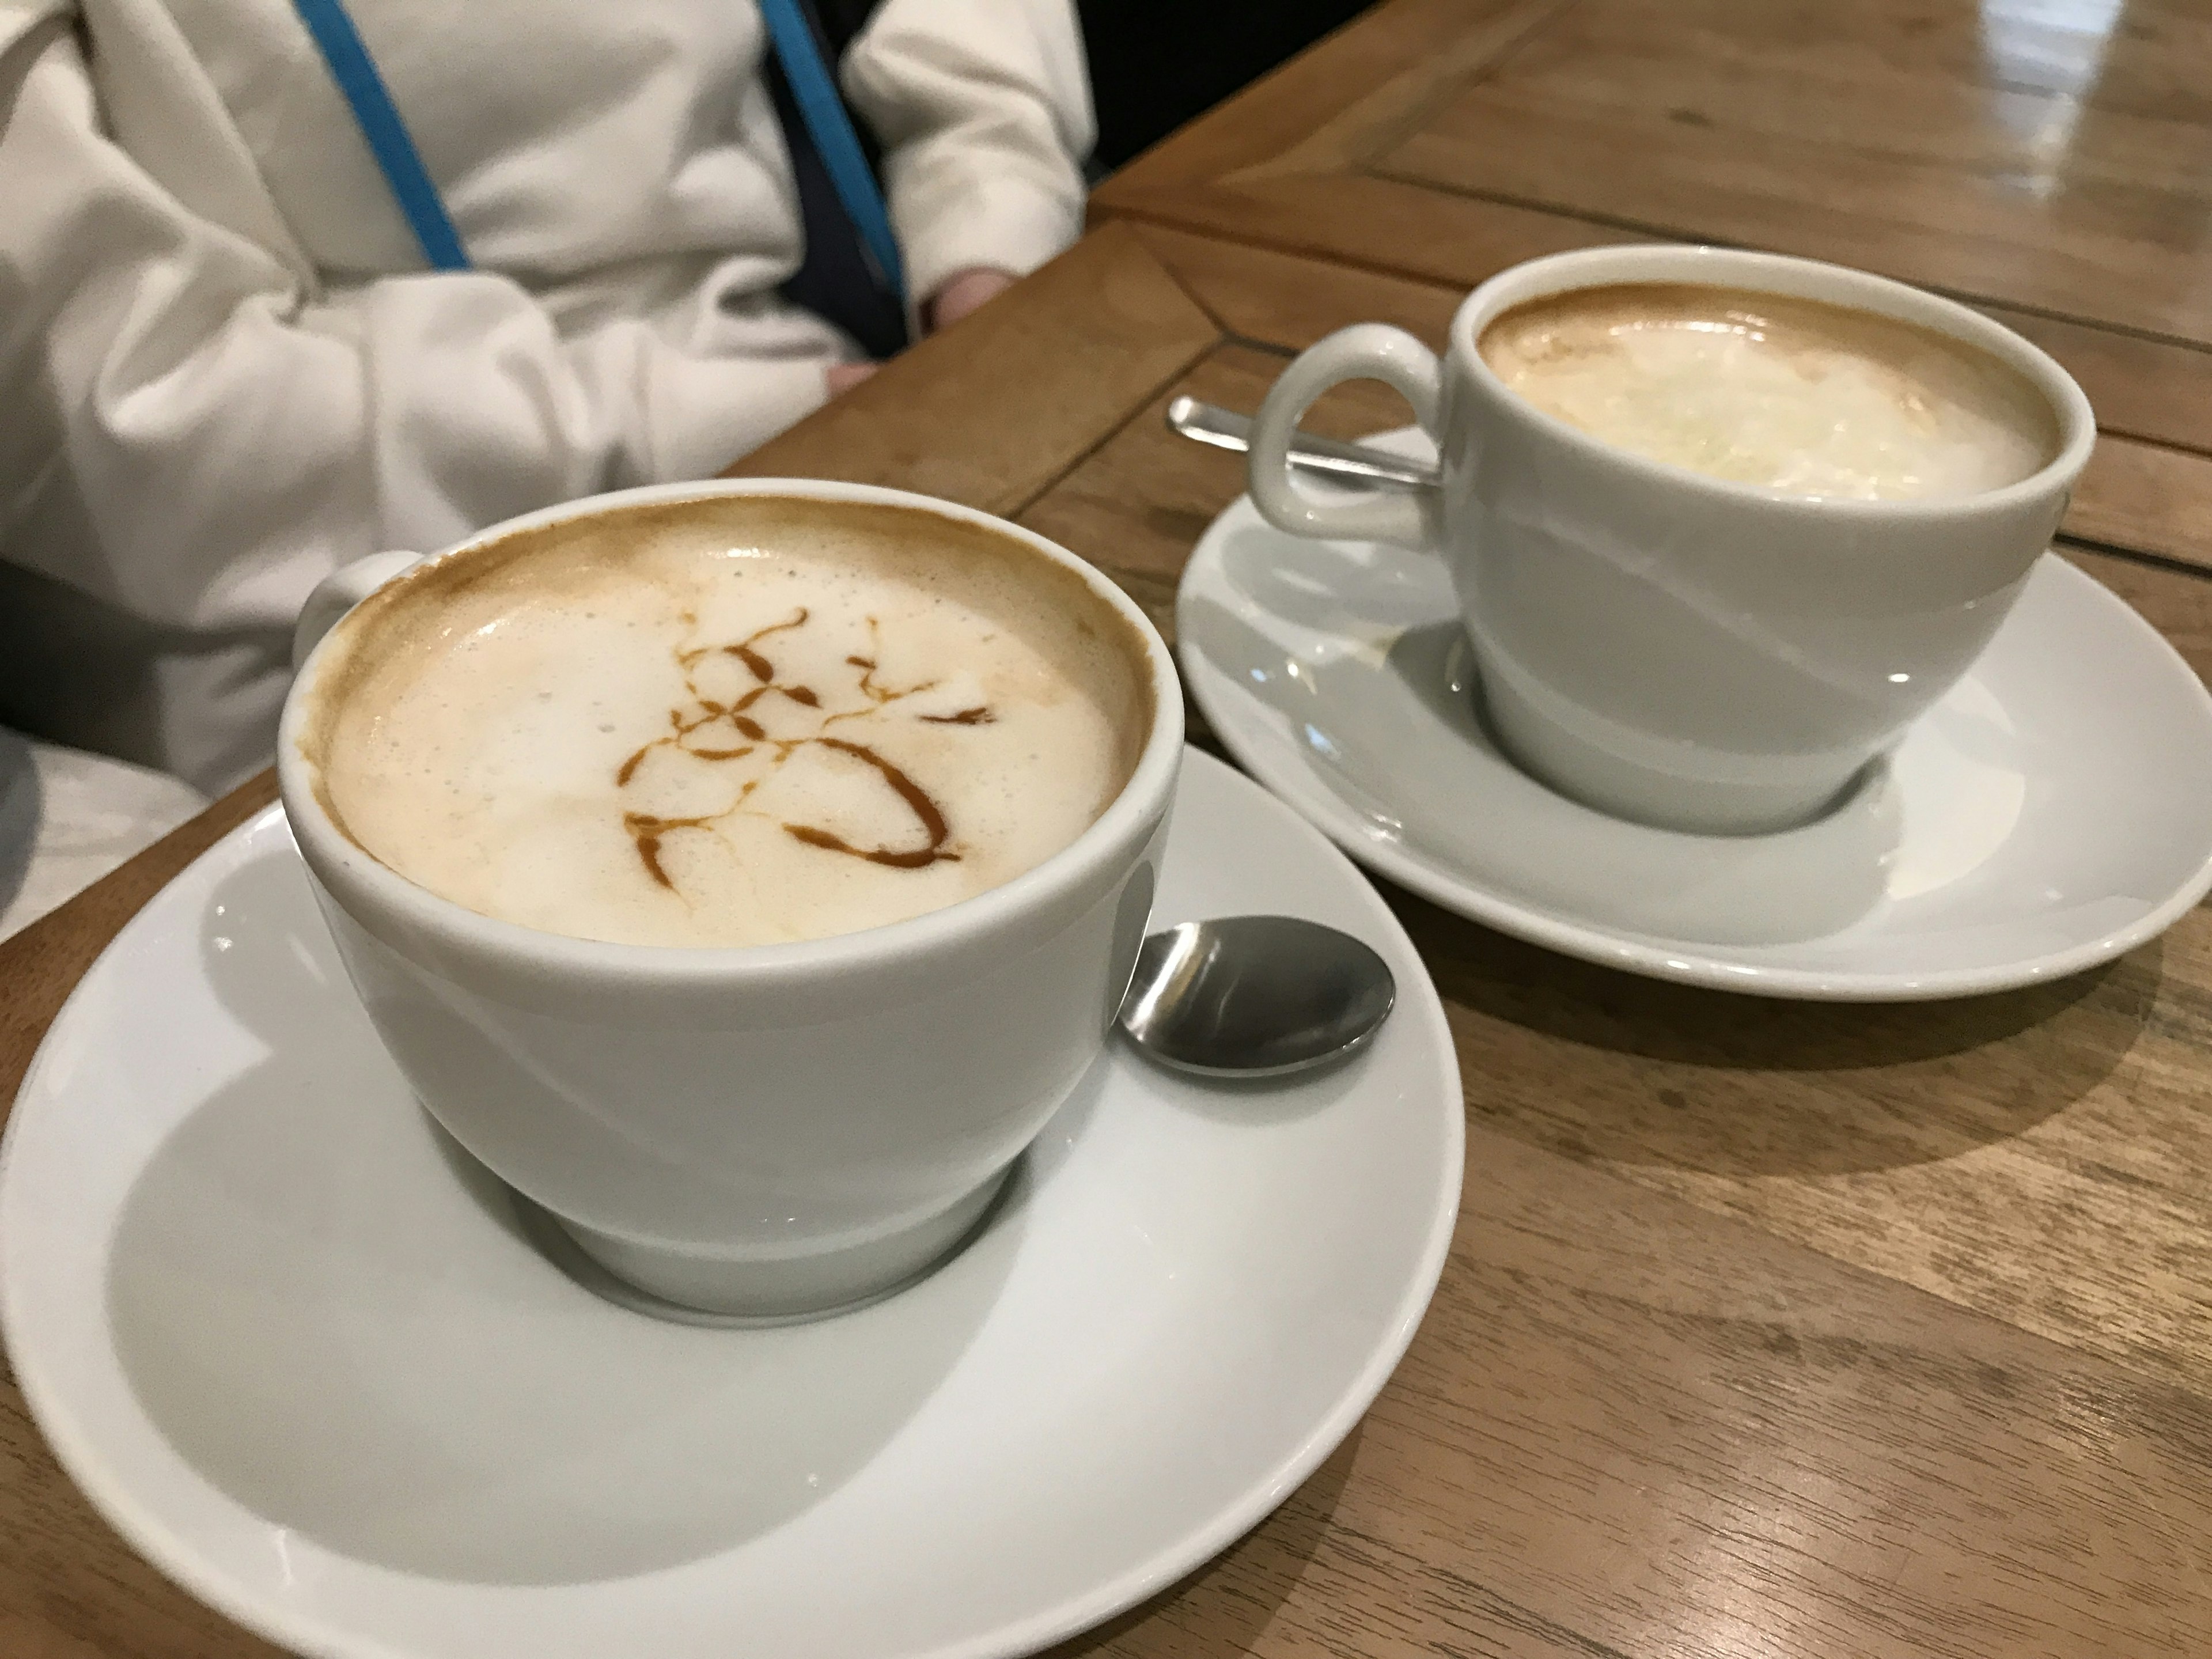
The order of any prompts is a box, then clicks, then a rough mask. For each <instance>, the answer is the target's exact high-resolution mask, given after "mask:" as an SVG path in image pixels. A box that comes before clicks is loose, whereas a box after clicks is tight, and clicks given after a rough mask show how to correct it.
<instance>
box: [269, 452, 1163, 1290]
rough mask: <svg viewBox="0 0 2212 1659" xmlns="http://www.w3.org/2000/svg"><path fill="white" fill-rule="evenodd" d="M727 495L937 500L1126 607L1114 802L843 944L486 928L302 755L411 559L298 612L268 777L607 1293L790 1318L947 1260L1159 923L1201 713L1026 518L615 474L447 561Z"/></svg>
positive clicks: (490, 1147) (430, 1061)
mask: <svg viewBox="0 0 2212 1659" xmlns="http://www.w3.org/2000/svg"><path fill="white" fill-rule="evenodd" d="M719 495H783V496H792V495H798V496H805V497H812V498H816V499H819V500H823V501H866V502H873V503H880V504H884V505H889V506H896V507H906V508H908V509H911V510H913V511H915V512H916V513H933V514H943V515H945V516H946V517H950V518H952V519H957V520H964V521H966V522H968V523H971V524H977V525H983V526H988V527H989V528H991V529H993V530H994V531H996V532H999V533H1000V535H1003V536H1005V537H1006V538H1009V539H1010V540H1012V541H1014V542H1017V543H1019V544H1024V545H1026V546H1027V547H1029V548H1030V550H1033V551H1034V552H1035V553H1036V556H1037V557H1038V558H1040V559H1042V560H1047V561H1049V562H1052V563H1054V564H1057V565H1059V566H1060V567H1061V568H1064V569H1066V570H1070V571H1073V572H1074V573H1075V574H1077V575H1078V576H1079V577H1080V578H1081V579H1082V580H1083V582H1084V584H1085V586H1087V587H1088V588H1089V589H1090V590H1091V592H1092V593H1094V594H1095V595H1097V599H1098V600H1099V602H1100V603H1101V604H1102V605H1106V606H1108V607H1110V608H1111V609H1112V610H1113V611H1115V612H1117V613H1118V614H1119V615H1120V616H1121V618H1122V619H1123V620H1124V621H1125V622H1126V623H1127V624H1128V628H1129V630H1130V635H1129V636H1130V638H1131V640H1132V641H1135V642H1137V643H1138V648H1139V650H1140V651H1141V653H1142V655H1143V657H1144V659H1145V661H1144V665H1143V668H1142V671H1143V673H1144V674H1146V676H1147V677H1148V679H1149V684H1150V690H1151V693H1152V725H1151V729H1150V731H1149V732H1147V733H1146V738H1145V741H1144V745H1143V748H1142V750H1141V751H1140V753H1139V757H1138V761H1137V764H1136V768H1135V770H1134V771H1133V773H1132V775H1131V776H1130V778H1129V781H1128V782H1127V784H1126V785H1125V786H1124V787H1123V788H1122V790H1121V793H1120V794H1119V795H1118V796H1117V797H1116V798H1115V800H1114V802H1113V804H1112V805H1110V806H1109V807H1108V809H1107V810H1106V811H1105V813H1104V814H1103V816H1102V817H1099V818H1098V819H1097V822H1095V823H1092V824H1091V827H1090V828H1089V829H1085V831H1084V832H1083V834H1082V835H1081V836H1078V837H1077V838H1076V839H1075V840H1074V841H1073V842H1071V843H1070V844H1069V845H1067V846H1066V847H1065V848H1061V849H1060V851H1059V852H1058V853H1055V854H1054V855H1053V856H1052V857H1050V858H1048V859H1047V860H1045V861H1044V862H1043V863H1042V864H1041V865H1038V866H1036V868H1034V869H1032V870H1030V871H1028V872H1025V873H1024V874H1022V875H1020V876H1018V877H1016V878H1014V879H1012V881H1009V882H1006V883H1005V884H1003V885H1001V886H999V887H995V888H993V889H991V890H988V891H986V892H984V893H981V894H980V895H978V896H975V897H973V898H970V899H968V900H965V901H964V902H961V903H958V904H955V905H951V906H949V907H947V908H944V909H940V910H936V911H933V912H930V913H928V914H927V915H921V916H916V917H915V918H913V919H912V920H910V921H900V922H896V923H893V924H891V925H890V926H887V927H875V928H871V929H868V930H866V931H864V932H860V933H848V934H844V935H841V936H838V937H835V938H829V939H813V940H808V941H805V942H802V943H798V944H791V945H762V946H756V947H750V948H741V949H717V950H707V949H684V948H675V947H667V946H653V945H615V944H608V943H605V942H601V941H597V940H591V939H571V938H568V937H565V936H562V935H558V934H554V933H541V932H539V931H538V930H536V929H533V928H528V927H520V926H517V925H515V924H513V923H510V922H505V921H495V920H493V919H491V918H489V917H485V916H482V915H477V914H476V913H475V912H473V911H471V910H468V909H465V908H462V907H461V906H459V905H457V904H454V903H452V902H449V901H447V900H446V899H443V898H441V897H439V896H437V895H435V894H434V893H431V892H429V891H428V890H425V889H423V888H421V887H418V886H416V884H413V883H412V882H410V881H408V880H407V879H406V878H404V877H402V876H399V875H398V874H396V873H395V872H392V870H390V869H389V868H387V867H386V866H384V865H382V864H380V863H379V862H377V860H375V859H374V858H372V857H370V856H369V855H368V853H366V852H364V851H363V850H362V848H360V847H358V846H357V845H356V844H355V843H354V842H353V841H351V840H350V839H349V837H348V836H346V835H345V833H344V832H343V830H342V829H340V828H339V827H338V825H337V823H335V822H333V820H332V818H331V814H330V813H329V811H326V810H325V806H324V805H323V804H322V801H321V799H319V794H318V791H317V788H316V782H315V779H316V769H315V767H314V764H313V760H312V757H310V756H308V755H307V753H306V752H305V751H304V750H303V748H302V744H303V741H304V740H305V738H306V736H307V729H308V723H307V720H306V719H305V710H306V709H307V705H308V702H309V699H310V698H311V697H312V696H313V692H314V690H315V684H316V674H317V669H318V666H319V664H320V663H321V662H323V661H325V660H326V653H325V649H324V648H323V647H321V646H319V645H318V643H317V641H320V640H322V639H323V638H324V637H325V635H326V634H328V633H329V632H330V631H331V629H332V627H333V625H334V624H338V623H341V619H342V618H343V614H344V612H345V611H346V610H347V609H348V608H349V606H350V605H353V604H355V603H356V602H357V601H359V600H360V599H363V598H365V597H366V596H367V595H368V593H369V592H372V591H374V589H375V588H376V587H378V586H381V585H382V584H383V583H384V582H385V581H386V580H390V579H392V577H394V576H397V575H398V574H401V573H402V572H404V570H405V569H407V568H410V567H411V566H413V565H414V564H416V562H419V561H418V558H417V556H416V555H413V554H404V553H403V554H386V555H380V556H376V557H374V558H372V559H368V560H364V561H362V562H360V563H358V564H356V565H353V566H349V567H348V568H346V569H344V570H343V571H341V572H339V573H338V574H337V575H336V576H334V577H332V578H331V579H330V580H328V581H326V582H325V583H324V584H323V586H322V587H321V588H320V589H319V590H318V591H317V592H316V594H315V596H314V597H313V599H311V600H310V601H309V603H308V605H307V608H306V610H305V611H304V612H303V614H302V617H301V631H300V636H299V640H298V641H297V643H298V645H299V646H300V647H301V648H302V650H303V651H304V654H305V660H304V662H303V663H302V665H301V671H300V673H299V676H298V678H297V679H296V681H295V684H294V685H293V688H292V691H291V695H290V696H289V699H288V701H287V702H286V704H285V708H284V717H283V726H282V728H281V731H280V734H279V738H278V749H277V776H278V780H279V784H280V787H281V789H282V793H283V801H284V808H285V811H286V813H287V815H288V816H289V818H290V820H291V823H292V830H293V834H294V836H295V838H296V839H297V841H298V842H299V846H300V851H301V854H302V856H303V857H304V858H305V860H306V861H307V869H308V872H309V873H310V874H311V875H312V877H313V882H314V886H315V891H316V897H317V899H318V900H319V902H320V904H321V907H322V910H323V914H324V915H325V917H326V918H327V919H328V921H329V923H330V926H331V932H332V933H333V934H334V935H335V936H336V938H337V945H338V950H339V954H340V956H341V957H343V960H344V962H345V964H346V969H347V971H348V973H349V975H351V976H352V979H353V981H354V984H355V986H356V988H357V989H358V990H359V991H360V993H361V996H362V1002H363V1003H364V1004H365V1005H366V1006H367V1008H368V1013H369V1017H370V1018H371V1019H372V1020H374V1022H375V1024H376V1028H377V1030H378V1032H379V1034H380V1036H382V1037H383V1039H384V1042H385V1046H386V1048H389V1049H390V1050H391V1053H392V1058H393V1059H394V1060H396V1061H397V1062H398V1066H399V1068H400V1070H401V1071H402V1072H403V1073H404V1074H405V1076H406V1078H407V1080H408V1082H409V1083H410V1085H412V1086H413V1088H414V1090H415V1091H416V1095H417V1096H418V1097H420V1098H421V1099H422V1103H423V1104H424V1105H425V1106H426V1107H428V1109H429V1110H430V1112H431V1113H432V1115H434V1116H435V1117H436V1118H437V1120H438V1121H439V1122H441V1124H443V1125H444V1126H445V1127H446V1128H447V1130H448V1131H449V1132H450V1133H452V1134H453V1137H454V1139H457V1140H458V1141H459V1142H460V1144H461V1145H462V1146H464V1147H465V1148H466V1149H467V1150H468V1151H469V1152H471V1153H472V1154H474V1155H475V1156H476V1157H477V1158H479V1159H480V1160H482V1161H483V1163H484V1164H486V1165H488V1166H489V1168H490V1169H491V1170H492V1171H493V1172H494V1173H495V1174H496V1175H497V1176H500V1177H501V1179H502V1180H504V1181H506V1182H507V1183H508V1184H509V1185H511V1186H513V1188H515V1189H516V1190H518V1191H519V1192H520V1193H522V1194H524V1195H525V1196H526V1197H527V1198H529V1199H531V1200H534V1201H535V1202H536V1203H537V1204H538V1205H539V1206H542V1207H543V1208H544V1210H545V1211H546V1212H549V1213H550V1215H551V1216H552V1217H554V1218H556V1220H558V1221H559V1222H560V1223H561V1224H562V1226H563V1227H564V1228H565V1229H566V1230H567V1231H568V1233H569V1234H570V1235H571V1236H572V1237H574V1239H575V1240H576V1242H577V1243H579V1244H580V1245H581V1246H582V1247H583V1248H584V1249H585V1250H586V1251H587V1252H588V1253H589V1254H590V1255H592V1256H593V1257H594V1258H595V1259H597V1260H598V1261H599V1262H600V1263H601V1264H602V1265H604V1266H605V1267H608V1268H609V1269H611V1271H612V1272H614V1273H616V1274H617V1276H619V1277H620V1278H622V1279H625V1280H627V1281H629V1283H631V1284H633V1285H638V1286H640V1287H641V1288H643V1289H644V1290H646V1291H650V1292H652V1293H653V1294H654V1295H657V1296H659V1297H665V1298H666V1299H667V1300H670V1301H673V1302H678V1303H682V1304H686V1305H688V1306H690V1307H694V1308H700V1309H706V1310H714V1311H716V1312H720V1313H726V1314H736V1315H744V1316H758V1317H761V1318H763V1319H777V1318H789V1317H793V1316H807V1315H811V1314H814V1313H818V1312H822V1311H826V1310H834V1309H836V1308H839V1307H842V1306H848V1305H852V1304H856V1303H858V1302H860V1301H864V1300H866V1299H868V1298H871V1297H875V1296H878V1295H881V1294H884V1293H885V1292H887V1291H890V1290H891V1289H895V1288H896V1287H897V1286H898V1285H901V1284H902V1283H904V1282H906V1281H907V1280H908V1279H912V1278H913V1277H915V1275H916V1274H918V1273H921V1272H924V1271H926V1270H927V1268H928V1267H930V1266H931V1265H932V1264H933V1263H934V1262H936V1261H938V1260H939V1259H940V1258H941V1257H943V1256H944V1255H945V1253H946V1252H947V1251H948V1250H949V1249H951V1248H952V1247H953V1246H954V1245H955V1244H957V1243H958V1242H959V1240H960V1239H961V1238H962V1237H963V1236H964V1235H965V1234H966V1233H967V1232H968V1231H969V1229H970V1228H971V1227H972V1226H973V1225H974V1224H975V1221H976V1220H977V1218H979V1217H980V1216H981V1214H982V1212H984V1211H985V1210H986V1209H987V1206H989V1203H990V1200H991V1199H992V1197H993V1195H994V1194H995V1192H996V1191H997V1189H998V1188H999V1186H1000V1182H1001V1180H1002V1179H1003V1177H1004V1176H1005V1175H1006V1171H1007V1170H1008V1169H1009V1168H1010V1166H1011V1165H1012V1161H1013V1160H1014V1158H1017V1157H1018V1155H1019V1154H1020V1152H1021V1151H1022V1149H1023V1148H1024V1146H1027V1145H1028V1144H1029V1142H1030V1139H1032V1138H1034V1137H1035V1135H1036V1133H1037V1132H1038V1130H1039V1129H1041V1128H1042V1127H1043V1126H1044V1123H1045V1121H1046V1120H1048V1118H1049V1117H1050V1116H1051V1115H1052V1114H1053V1112H1054V1110H1055V1109H1057V1108H1058V1107H1059V1105H1060V1103H1061V1102H1062V1101H1063V1100H1064V1099H1065V1098H1066V1096H1067V1095H1068V1093H1069V1092H1070V1091H1072V1090H1073V1088H1074V1086H1075V1085H1076V1083H1077V1082H1078V1080H1079V1079H1080V1078H1081V1077H1082V1075H1083V1073H1085V1070H1086V1069H1088V1067H1089V1066H1091V1064H1092V1062H1093V1061H1095V1060H1097V1058H1098V1055H1099V1052H1100V1049H1101V1048H1102V1047H1103V1043H1104V1042H1105V1039H1106V1036H1107V1034H1108V1032H1109V1030H1110V1028H1111V1023H1112V1020H1113V1017H1114V1014H1115V1011H1116V1009H1117V1008H1118V1006H1119V1005H1120V1002H1121V994H1122V992H1123V990H1124V989H1125V988H1126V987H1127V983H1128V979H1129V975H1130V973H1131V971H1132V969H1133V966H1134V963H1135V960H1136V952H1137V949H1138V946H1139V944H1140V943H1141V941H1142V939H1143V936H1144V933H1145V925H1146V918H1147V917H1148V915H1150V913H1151V908H1152V890H1153V884H1154V879H1155V874H1156V871H1157V868H1158V860H1159V853H1160V848H1161V845H1162V842H1163V840H1164V836H1165V833H1166V823H1167V815H1168V808H1169V804H1170V797H1171V796H1172V794H1173V792H1174V788H1175V781H1176V769H1177V766H1178V764H1179V763H1180V760H1181V757H1182V729H1183V725H1182V697H1181V694H1180V690H1179V689H1178V686H1177V684H1176V674H1175V670H1174V667H1173V665H1172V663H1171V660H1170V658H1169V656H1168V653H1167V649H1166V647H1165V646H1164V645H1163V644H1162V643H1161V641H1160V638H1159V635H1158V633H1157V632H1156V631H1155V630H1154V629H1153V628H1152V624H1151V623H1149V622H1148V621H1146V617H1145V616H1144V613H1143V612H1142V611H1139V610H1138V609H1137V607H1136V606H1135V605H1133V604H1132V603H1131V602H1130V601H1129V599H1127V597H1126V596H1125V595H1124V594H1123V593H1122V592H1121V591H1120V589H1118V588H1117V587H1115V586H1114V584H1113V583H1112V582H1110V581H1109V580H1107V579H1106V578H1105V577H1104V576H1103V575H1101V574H1099V573H1098V572H1097V571H1096V570H1094V569H1092V568H1091V567H1090V566H1088V565H1086V564H1085V563H1084V562H1082V561H1081V560H1079V559H1078V558H1076V557H1075V556H1074V555H1073V554H1071V553H1068V552H1067V551H1066V550H1063V549H1061V548H1060V547H1057V546H1055V545H1054V544H1052V543H1051V542H1048V541H1047V540H1045V539H1044V538H1042V537H1041V536H1036V535H1034V534H1032V533H1030V532H1028V531H1026V530H1023V529H1021V528H1020V527H1018V526H1014V525H1010V524H1007V523H1005V522H1004V521H1002V520H997V519H994V518H992V517H990V516H989V515H988V514H987V513H977V512H975V511H972V510H971V509H969V508H966V507H957V506H955V505H952V504H951V503H949V502H945V501H933V500H931V499H930V498H928V497H927V496H921V495H908V494H907V493H905V492H904V491H901V490H893V489H871V488H867V487H865V486H861V485H857V484H839V483H816V482H799V481H792V480H777V479H750V480H745V481H743V482H733V483H720V484H685V485H680V486H673V487H666V488H656V489H633V490H626V491H623V492H621V493H619V494H615V495H603V496H599V497H595V498H592V499H591V500H588V501H580V502H572V503H570V504H568V505H566V506H563V507H557V508H554V509H551V510H550V511H547V512H543V513H532V514H529V515H527V516H526V517H522V518H518V519H513V520H508V521H507V523H504V524H501V525H498V526H494V527H493V528H491V529H489V530H487V531H485V532H483V534H481V535H479V536H477V537H474V538H471V539H470V540H469V541H466V542H464V543H461V544H459V545H458V546H457V547H454V548H453V549H450V550H447V552H445V553H443V554H441V555H439V557H440V558H441V559H453V558H465V557H466V556H467V555H468V553H469V551H470V550H471V549H472V548H474V547H477V546H478V545H481V544H485V543H488V542H490V541H493V540H495V539H497V538H501V537H503V536H507V535H509V534H512V533H513V532H516V531H520V530H526V529H529V528H531V527H532V526H538V525H544V524H550V523H554V522H559V521H563V520H571V519H574V518H576V517H578V516H580V515H588V514H592V513H597V512H601V511H604V510H606V509H608V508H611V507H623V506H628V505H635V504H639V503H645V502H668V501H683V500H687V499H691V498H696V497H703V496H719Z"/></svg>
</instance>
